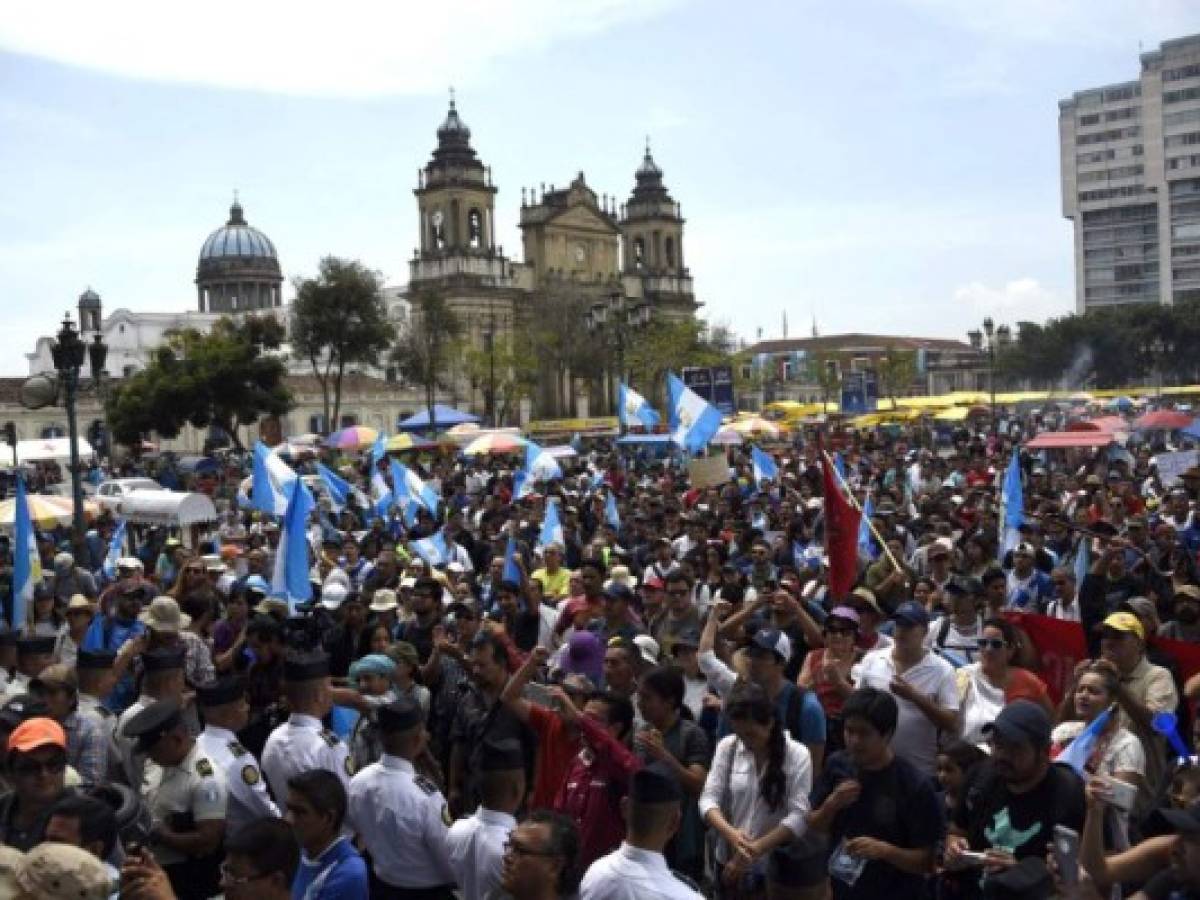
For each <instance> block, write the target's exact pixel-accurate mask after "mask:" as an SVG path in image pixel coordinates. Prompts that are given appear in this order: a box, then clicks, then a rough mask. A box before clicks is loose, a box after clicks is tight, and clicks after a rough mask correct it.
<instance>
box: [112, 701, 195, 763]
mask: <svg viewBox="0 0 1200 900" xmlns="http://www.w3.org/2000/svg"><path fill="white" fill-rule="evenodd" d="M182 722H183V712H182V709H181V707H180V706H179V702H178V701H176V700H155V701H154V702H153V703H151V704H150V705H149V706H147V707H146V708H145V709H143V710H142V711H141V712H139V713H138V714H137V715H135V716H133V717H132V718H131V719H130V720H129V721H128V722H126V723H125V725H124V728H123V732H124V735H125V737H131V738H137V749H138V751H139V752H142V753H145V752H146V751H147V750H149V749H150V748H151V747H153V746H154V745H155V744H156V743H158V739H159V738H160V737H162V736H163V735H164V734H166V733H167V732H168V731H170V730H171V729H172V728H175V727H176V726H177V725H179V724H180V723H182Z"/></svg>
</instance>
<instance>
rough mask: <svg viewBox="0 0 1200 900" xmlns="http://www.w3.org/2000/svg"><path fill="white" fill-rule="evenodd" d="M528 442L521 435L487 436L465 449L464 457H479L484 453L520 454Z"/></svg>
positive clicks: (479, 438) (478, 438)
mask: <svg viewBox="0 0 1200 900" xmlns="http://www.w3.org/2000/svg"><path fill="white" fill-rule="evenodd" d="M526 443H527V441H526V440H525V438H523V437H521V436H520V435H519V434H485V435H482V436H480V437H477V438H475V440H473V441H471V443H469V444H467V446H466V447H464V448H463V455H464V456H479V455H482V454H484V453H520V452H521V451H523V450H524V449H525V444H526Z"/></svg>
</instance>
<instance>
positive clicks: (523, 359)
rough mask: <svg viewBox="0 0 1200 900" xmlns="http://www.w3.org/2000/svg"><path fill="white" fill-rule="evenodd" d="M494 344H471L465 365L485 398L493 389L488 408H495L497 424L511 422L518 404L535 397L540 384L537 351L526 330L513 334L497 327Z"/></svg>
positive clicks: (464, 353) (464, 355)
mask: <svg viewBox="0 0 1200 900" xmlns="http://www.w3.org/2000/svg"><path fill="white" fill-rule="evenodd" d="M493 342H494V343H493V347H492V348H491V349H490V350H489V348H488V347H487V345H486V344H485V345H484V346H482V347H480V346H476V345H471V346H469V347H467V348H466V349H465V350H464V352H463V364H464V369H465V371H466V374H467V376H468V377H469V378H470V379H471V382H472V383H473V384H476V385H479V386H480V388H481V389H482V391H483V394H484V397H485V398H487V396H488V394H489V393H490V392H491V391H492V384H493V380H494V383H495V393H496V396H495V398H494V399H492V398H488V399H489V400H491V402H490V403H489V407H490V408H492V409H494V410H495V417H496V422H495V424H497V425H499V424H503V423H505V422H508V421H511V420H512V419H513V418H514V417H515V415H516V411H517V405H518V404H519V403H520V402H521V400H522V399H524V398H525V397H532V396H533V392H534V390H535V389H536V388H537V383H538V354H537V350H536V348H535V346H534V344H533V343H532V342H531V341H530V340H529V335H528V332H526V331H524V330H523V329H521V330H519V331H518V332H516V333H514V332H512V331H502V330H500V329H499V328H497V333H496V336H495V338H493Z"/></svg>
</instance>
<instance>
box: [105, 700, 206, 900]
mask: <svg viewBox="0 0 1200 900" xmlns="http://www.w3.org/2000/svg"><path fill="white" fill-rule="evenodd" d="M125 734H126V735H127V736H128V737H130V738H132V739H133V740H134V741H136V747H137V750H138V752H140V753H143V754H145V755H146V756H148V757H149V759H150V760H151V761H152V762H153V763H154V764H155V765H154V766H153V767H148V768H147V772H146V777H145V780H144V782H143V783H142V787H141V796H142V802H143V803H145V804H146V808H147V809H148V810H149V811H150V816H151V820H152V821H153V825H152V826H151V831H150V848H151V850H153V852H154V857H155V859H157V860H158V861H159V863H161V864H162V867H163V869H164V870H165V871H166V873H167V877H168V878H170V879H171V887H172V888H173V889H174V891H175V894H176V895H177V896H178V897H179V898H180V900H202V898H207V897H211V896H213V895H214V894H216V893H218V882H219V868H220V867H219V863H220V860H221V842H222V841H223V839H224V837H225V806H226V790H225V776H224V774H222V773H221V772H220V771H218V769H217V767H216V766H215V765H214V764H213V761H212V760H211V759H209V758H208V756H207V755H205V753H204V752H203V751H202V750H201V749H200V747H199V745H198V744H197V742H196V739H195V738H194V737H192V735H191V733H190V732H189V730H188V726H187V722H186V721H185V719H184V716H183V707H182V706H181V705H180V704H179V702H178V701H176V700H156V701H154V702H153V703H151V704H150V705H149V706H147V707H146V708H145V709H143V710H141V711H140V712H138V713H137V715H135V716H134V717H133V718H131V719H130V720H129V721H128V722H126V723H125Z"/></svg>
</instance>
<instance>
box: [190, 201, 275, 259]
mask: <svg viewBox="0 0 1200 900" xmlns="http://www.w3.org/2000/svg"><path fill="white" fill-rule="evenodd" d="M231 257H232V258H234V259H257V260H268V259H269V260H274V261H275V264H276V265H278V264H279V263H278V259H279V257H278V255H277V254H276V253H275V245H274V244H272V243H271V239H270V238H268V237H267V236H266V235H265V234H263V233H262V232H261V231H259V230H258V229H257V228H251V227H250V226H249V225H248V224H246V217H245V215H244V213H243V211H242V205H241V204H240V203H238V202H237V201H236V200H234V201H233V206H231V207H230V208H229V221H228V222H226V223H225V225H224V226H223V227H221V228H218V229H217V230H216V231H214V232H213V233H212V234H210V235H209V236H208V239H207V240H206V241H205V242H204V245H203V246H202V247H201V248H200V264H201V265H203V264H204V263H205V262H206V261H208V260H217V259H229V258H231Z"/></svg>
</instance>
